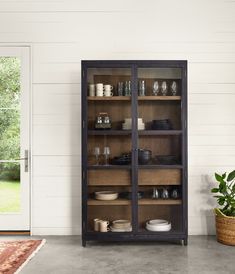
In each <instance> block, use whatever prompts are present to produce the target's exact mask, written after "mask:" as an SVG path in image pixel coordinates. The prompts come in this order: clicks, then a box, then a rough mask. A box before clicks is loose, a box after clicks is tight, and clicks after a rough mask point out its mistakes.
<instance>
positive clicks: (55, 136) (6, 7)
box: [0, 0, 235, 234]
mask: <svg viewBox="0 0 235 274" xmlns="http://www.w3.org/2000/svg"><path fill="white" fill-rule="evenodd" d="M234 3H235V2H234V1H221V0H208V1H204V0H199V1H198V0H193V1H187V0H179V1H173V0H160V1H155V0H149V1H148V3H147V4H146V2H144V1H134V0H121V1H115V2H114V1H108V0H101V1H82V0H78V1H75V0H68V1H60V0H48V1H38V0H19V1H15V0H8V1H5V0H0V14H1V16H0V42H2V43H6V44H10V43H14V44H16V45H17V43H20V42H21V43H24V44H25V43H31V45H32V48H33V55H32V57H33V79H32V82H33V96H32V97H33V121H32V122H33V233H35V234H40V233H41V234H76V233H80V213H78V214H77V212H80V184H81V180H80V178H81V161H80V154H81V149H80V144H81V116H80V113H81V100H80V94H81V90H80V84H81V69H80V61H81V60H82V59H96V60H99V59H150V60H152V59H185V60H188V61H189V70H188V77H189V79H188V80H189V83H188V90H189V98H188V101H189V109H188V112H189V232H190V233H191V234H204V233H209V234H211V233H214V230H213V229H214V226H213V225H214V219H213V216H212V212H211V208H212V207H213V206H214V204H213V202H212V201H211V198H210V193H209V191H208V190H209V187H210V185H209V184H208V183H207V179H208V178H210V180H211V181H213V180H212V179H211V178H212V177H213V173H214V172H215V171H217V172H223V171H225V170H230V169H233V168H234V161H235V145H234V135H235V122H234V103H235V20H234V12H235V4H234ZM179 7H180V8H179ZM133 30H134V31H133ZM54 217H55V218H54Z"/></svg>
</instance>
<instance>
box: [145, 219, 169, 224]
mask: <svg viewBox="0 0 235 274" xmlns="http://www.w3.org/2000/svg"><path fill="white" fill-rule="evenodd" d="M146 224H149V225H164V224H169V222H168V221H167V220H163V219H154V220H149V221H148V222H146Z"/></svg>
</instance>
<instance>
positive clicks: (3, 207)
mask: <svg viewBox="0 0 235 274" xmlns="http://www.w3.org/2000/svg"><path fill="white" fill-rule="evenodd" d="M19 211H20V164H19V163H9V162H8V163H7V162H1V163H0V213H13V212H19Z"/></svg>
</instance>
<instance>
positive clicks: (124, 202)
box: [87, 199, 131, 206]
mask: <svg viewBox="0 0 235 274" xmlns="http://www.w3.org/2000/svg"><path fill="white" fill-rule="evenodd" d="M130 204H131V200H127V199H116V200H112V201H100V200H94V199H89V200H88V201H87V205H90V206H101V205H108V206H111V205H130Z"/></svg>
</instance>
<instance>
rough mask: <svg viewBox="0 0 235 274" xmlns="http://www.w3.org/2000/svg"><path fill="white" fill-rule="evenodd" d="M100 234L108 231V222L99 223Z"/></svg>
mask: <svg viewBox="0 0 235 274" xmlns="http://www.w3.org/2000/svg"><path fill="white" fill-rule="evenodd" d="M99 224H100V232H108V231H109V228H108V225H109V221H100V223H99Z"/></svg>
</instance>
